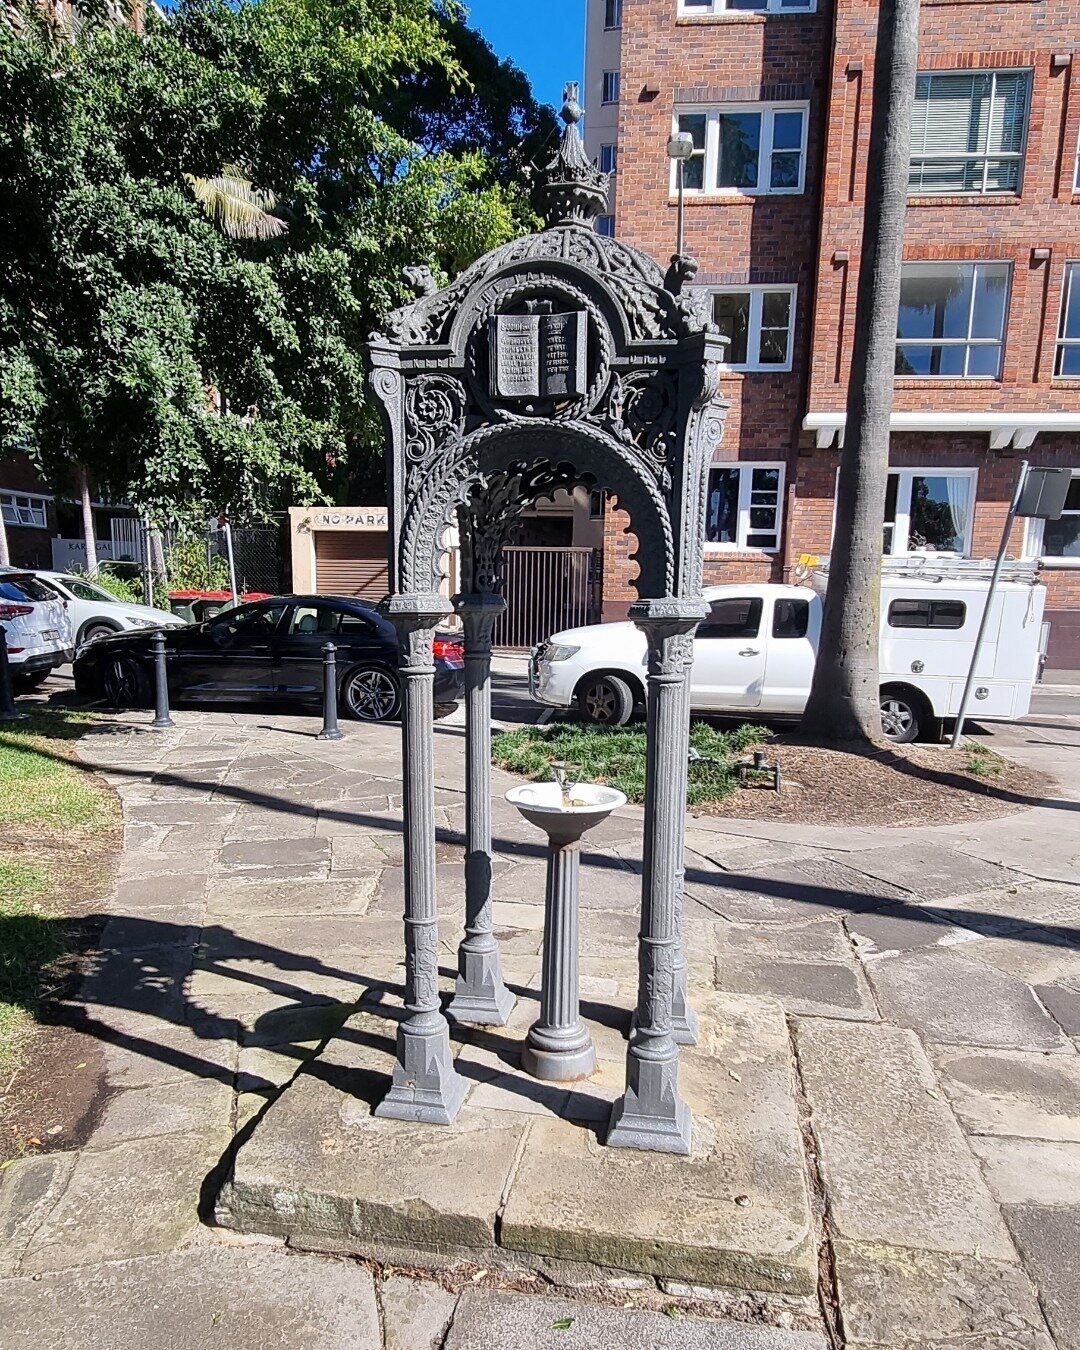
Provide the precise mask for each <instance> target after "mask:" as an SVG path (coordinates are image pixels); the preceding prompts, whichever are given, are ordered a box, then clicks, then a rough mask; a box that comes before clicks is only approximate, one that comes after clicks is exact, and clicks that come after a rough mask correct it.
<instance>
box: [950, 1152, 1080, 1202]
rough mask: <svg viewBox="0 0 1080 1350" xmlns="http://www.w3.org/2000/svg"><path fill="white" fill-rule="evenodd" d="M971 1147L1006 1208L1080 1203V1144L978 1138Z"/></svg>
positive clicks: (989, 1183) (992, 1189) (991, 1188)
mask: <svg viewBox="0 0 1080 1350" xmlns="http://www.w3.org/2000/svg"><path fill="white" fill-rule="evenodd" d="M971 1148H972V1152H973V1153H974V1154H975V1156H976V1157H977V1158H978V1159H979V1161H980V1162H981V1163H982V1169H983V1175H984V1176H985V1177H986V1182H987V1185H988V1186H989V1187H990V1190H991V1191H992V1192H993V1194H994V1195H995V1196H996V1197H997V1199H998V1201H999V1202H1000V1203H1001V1204H1003V1205H1048V1206H1054V1205H1070V1204H1071V1205H1075V1204H1077V1202H1078V1200H1080V1144H1078V1143H1076V1142H1074V1141H1072V1140H1069V1141H1066V1142H1062V1141H1060V1140H1055V1139H1016V1138H1009V1137H1001V1136H994V1135H976V1136H975V1137H974V1138H973V1139H972V1140H971Z"/></svg>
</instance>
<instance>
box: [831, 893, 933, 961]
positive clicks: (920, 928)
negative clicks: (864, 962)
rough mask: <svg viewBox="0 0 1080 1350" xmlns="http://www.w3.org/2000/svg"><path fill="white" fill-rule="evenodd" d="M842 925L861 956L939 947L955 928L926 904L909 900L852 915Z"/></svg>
mask: <svg viewBox="0 0 1080 1350" xmlns="http://www.w3.org/2000/svg"><path fill="white" fill-rule="evenodd" d="M845 925H846V927H847V930H848V932H849V933H850V934H851V939H852V942H853V943H854V945H855V948H856V950H857V951H858V952H859V954H860V956H863V957H867V956H874V955H876V954H878V953H882V952H910V951H918V950H920V949H922V948H927V947H939V946H941V945H942V944H943V943H945V942H946V941H947V940H948V939H949V937H950V935H953V934H955V933H956V931H957V930H956V929H955V928H953V927H951V926H950V925H949V924H948V923H947V922H946V921H945V920H943V919H940V918H939V917H938V916H937V915H936V914H935V913H934V911H933V910H932V909H930V908H929V906H927V907H925V908H924V907H922V906H920V905H917V904H911V903H908V904H903V905H890V906H889V907H888V908H887V909H879V910H878V911H877V912H876V913H874V914H853V915H851V916H850V918H848V919H847V920H845Z"/></svg>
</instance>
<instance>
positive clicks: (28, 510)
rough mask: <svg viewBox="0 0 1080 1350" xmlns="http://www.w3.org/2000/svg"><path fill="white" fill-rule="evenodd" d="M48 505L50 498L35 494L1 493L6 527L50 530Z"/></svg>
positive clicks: (0, 499)
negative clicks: (15, 526)
mask: <svg viewBox="0 0 1080 1350" xmlns="http://www.w3.org/2000/svg"><path fill="white" fill-rule="evenodd" d="M48 503H49V498H48V497H41V496H38V495H37V493H33V492H0V511H2V512H3V516H4V524H5V525H22V526H24V527H29V528H30V529H34V530H46V529H48V527H49V517H48Z"/></svg>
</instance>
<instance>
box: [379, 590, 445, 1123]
mask: <svg viewBox="0 0 1080 1350" xmlns="http://www.w3.org/2000/svg"><path fill="white" fill-rule="evenodd" d="M449 609H450V607H449V605H448V604H447V603H446V601H445V600H444V599H443V598H442V596H440V595H397V596H394V597H393V599H392V600H391V601H390V605H389V608H388V614H389V617H390V619H391V621H392V622H393V624H394V626H395V628H396V629H397V631H398V638H399V641H400V644H401V663H400V666H399V671H400V674H401V683H402V720H401V727H402V776H403V780H404V822H403V823H404V842H405V1013H406V1017H405V1020H404V1021H403V1022H401V1023H400V1025H399V1026H398V1036H397V1063H396V1064H395V1065H394V1075H393V1080H392V1082H391V1085H390V1091H389V1092H388V1093H387V1094H386V1096H385V1097H384V1098H383V1100H382V1101H381V1102H380V1103H379V1105H378V1106H377V1107H376V1108H375V1115H377V1116H392V1117H394V1118H395V1119H397V1120H412V1121H424V1122H427V1123H429V1124H433V1125H449V1123H450V1122H451V1121H452V1120H453V1119H454V1117H455V1115H456V1114H457V1111H458V1108H459V1107H460V1106H461V1103H462V1100H463V1099H464V1097H465V1092H466V1083H465V1080H464V1079H463V1078H461V1077H460V1076H459V1074H458V1072H457V1070H456V1069H455V1068H454V1062H453V1058H452V1056H451V1053H450V1028H449V1026H448V1024H447V1021H446V1018H445V1017H444V1016H443V1014H442V1011H441V1009H440V1006H439V931H438V910H437V905H436V899H435V759H434V748H433V744H432V738H433V726H434V718H435V708H434V699H433V692H434V683H435V663H434V658H433V656H432V643H433V641H434V637H435V627H436V625H437V624H438V622H439V620H440V619H441V618H443V617H444V615H446V614H447V613H449Z"/></svg>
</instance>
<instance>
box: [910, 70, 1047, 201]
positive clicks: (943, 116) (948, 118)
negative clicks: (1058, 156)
mask: <svg viewBox="0 0 1080 1350" xmlns="http://www.w3.org/2000/svg"><path fill="white" fill-rule="evenodd" d="M1030 103H1031V71H1030V70H979V71H943V72H938V71H933V72H932V73H929V72H928V73H926V74H923V75H920V76H919V77H918V79H917V80H916V83H915V103H914V105H913V108H912V114H911V175H910V179H909V188H908V190H909V191H910V192H911V193H912V194H913V195H915V196H934V195H937V194H945V195H951V194H954V193H968V192H970V193H994V192H1007V193H1018V192H1019V191H1020V180H1021V177H1022V175H1023V168H1024V143H1025V141H1026V139H1027V123H1028V109H1029V106H1030Z"/></svg>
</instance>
